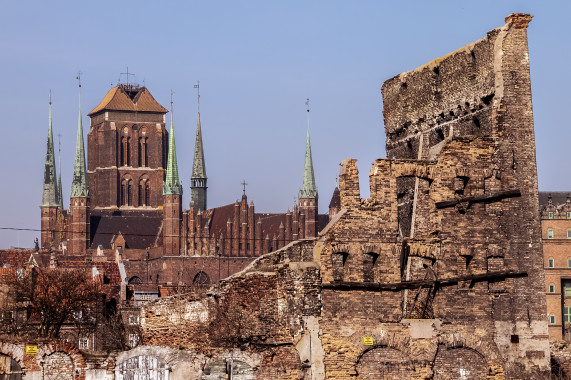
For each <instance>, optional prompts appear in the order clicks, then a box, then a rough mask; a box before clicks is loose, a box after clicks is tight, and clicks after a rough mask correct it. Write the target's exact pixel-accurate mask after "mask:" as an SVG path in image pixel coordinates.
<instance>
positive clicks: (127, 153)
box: [119, 137, 149, 167]
mask: <svg viewBox="0 0 571 380" xmlns="http://www.w3.org/2000/svg"><path fill="white" fill-rule="evenodd" d="M147 139H148V138H147V137H140V138H139V150H138V151H137V165H138V166H143V167H148V166H149V152H148V149H147ZM119 165H120V166H131V138H130V137H123V139H122V140H121V151H120V154H119Z"/></svg>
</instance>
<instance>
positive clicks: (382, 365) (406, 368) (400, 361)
mask: <svg viewBox="0 0 571 380" xmlns="http://www.w3.org/2000/svg"><path fill="white" fill-rule="evenodd" d="M356 371H357V374H358V377H357V378H358V379H359V380H378V379H386V380H400V379H410V377H411V375H412V374H413V372H414V369H413V366H412V364H411V362H410V360H409V359H408V358H407V356H406V355H405V354H404V353H403V352H401V351H399V350H396V349H394V348H390V347H377V348H373V349H372V350H369V351H367V352H365V353H364V354H363V355H362V356H361V357H360V358H359V361H358V362H357V366H356Z"/></svg>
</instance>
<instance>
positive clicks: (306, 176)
mask: <svg viewBox="0 0 571 380" xmlns="http://www.w3.org/2000/svg"><path fill="white" fill-rule="evenodd" d="M299 198H300V199H302V198H317V187H316V186H315V175H314V173H313V159H312V158H311V142H310V141H309V129H308V130H307V141H306V143H305V165H304V167H303V184H302V185H301V190H299Z"/></svg>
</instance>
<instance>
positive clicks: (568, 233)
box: [547, 228, 571, 239]
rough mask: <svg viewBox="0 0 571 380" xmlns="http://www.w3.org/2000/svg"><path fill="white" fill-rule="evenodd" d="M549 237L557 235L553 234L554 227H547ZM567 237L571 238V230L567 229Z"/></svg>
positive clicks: (552, 237) (553, 237)
mask: <svg viewBox="0 0 571 380" xmlns="http://www.w3.org/2000/svg"><path fill="white" fill-rule="evenodd" d="M547 238H548V239H555V235H554V234H553V229H552V228H548V229H547ZM567 239H571V230H567Z"/></svg>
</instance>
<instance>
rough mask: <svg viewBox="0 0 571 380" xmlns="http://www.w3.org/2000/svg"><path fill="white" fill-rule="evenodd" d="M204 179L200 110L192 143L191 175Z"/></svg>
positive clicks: (204, 168)
mask: <svg viewBox="0 0 571 380" xmlns="http://www.w3.org/2000/svg"><path fill="white" fill-rule="evenodd" d="M191 178H200V179H206V178H207V177H206V166H205V164H204V149H203V147H202V127H201V125H200V112H199V113H198V122H197V124H196V141H195V143H194V161H193V164H192V177H191Z"/></svg>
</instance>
